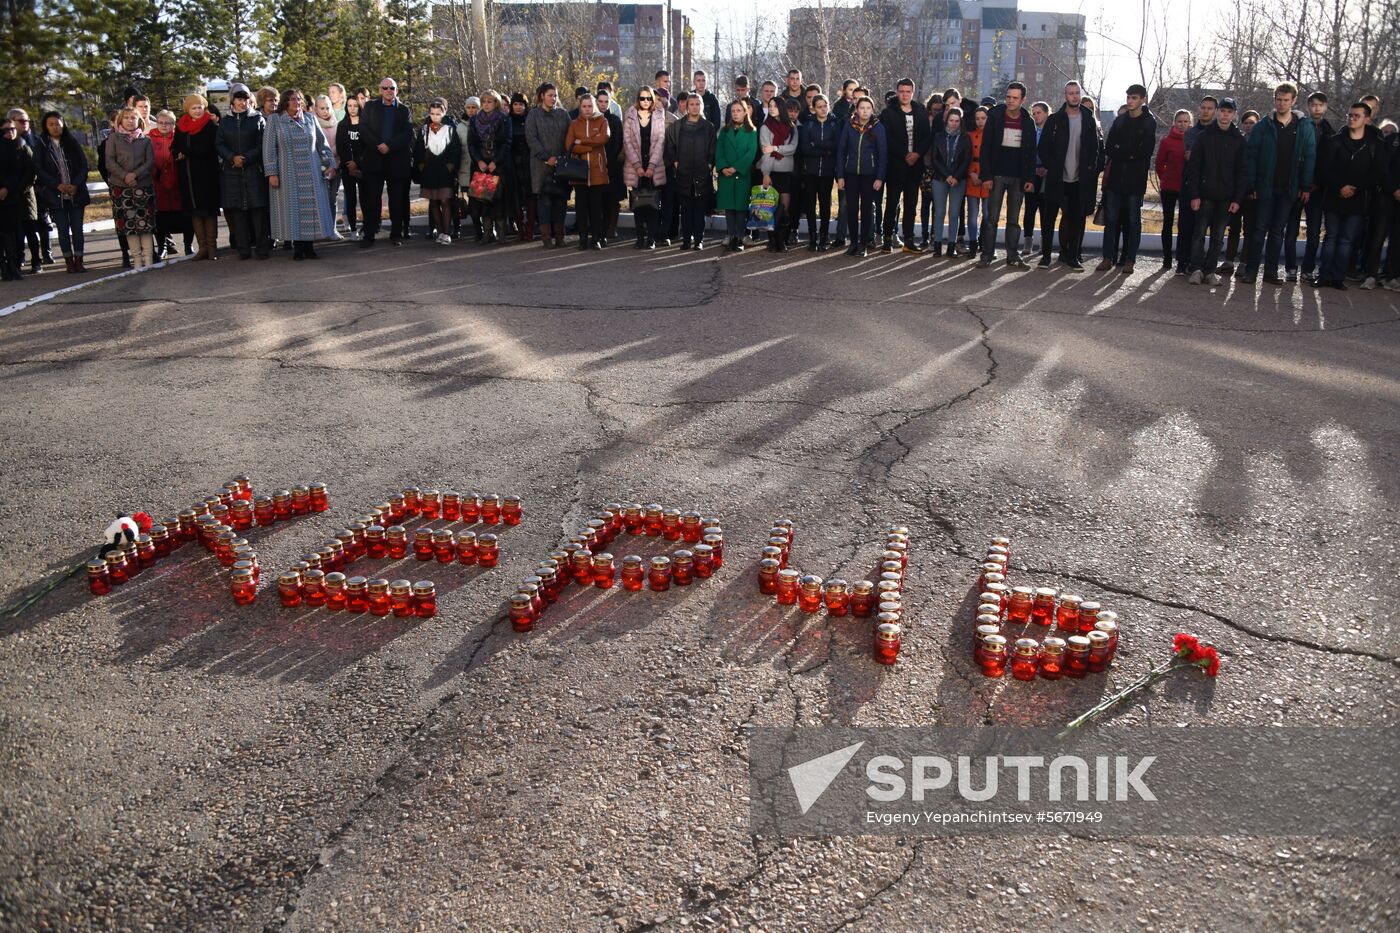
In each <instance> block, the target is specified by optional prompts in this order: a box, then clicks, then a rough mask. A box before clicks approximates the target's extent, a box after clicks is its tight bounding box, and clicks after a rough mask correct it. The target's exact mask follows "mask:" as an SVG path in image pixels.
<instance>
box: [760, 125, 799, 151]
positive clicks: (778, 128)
mask: <svg viewBox="0 0 1400 933" xmlns="http://www.w3.org/2000/svg"><path fill="white" fill-rule="evenodd" d="M763 125H764V126H766V127H768V130H769V131H770V132H771V133H772V134H773V145H775V146H782V145H784V144H786V143H787V141H788V139H789V138H790V137H791V136H792V127H790V126H788V125H787V124H786V123H784V122H783V121H782V120H779V119H778V118H777V117H769V118H768V119H766V120H764V121H763ZM774 156H775V157H777V154H776V153H774Z"/></svg>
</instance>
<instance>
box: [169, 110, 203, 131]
mask: <svg viewBox="0 0 1400 933" xmlns="http://www.w3.org/2000/svg"><path fill="white" fill-rule="evenodd" d="M208 122H209V111H207V110H206V111H204V113H202V114H200V116H199V119H198V120H196V119H194V118H193V117H191V116H190V115H189V114H184V115H183V116H181V117H180V119H179V121H177V122H176V124H175V125H176V126H178V127H179V128H180V129H181V130H182V131H183V132H186V133H189V134H190V135H191V136H193V135H194V134H195V133H198V132H199V131H200V130H202V129H204V127H205V125H206V124H207V123H208Z"/></svg>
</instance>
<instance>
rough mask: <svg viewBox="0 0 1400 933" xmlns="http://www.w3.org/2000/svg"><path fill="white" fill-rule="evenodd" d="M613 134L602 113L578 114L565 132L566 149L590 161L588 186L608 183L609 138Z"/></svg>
mask: <svg viewBox="0 0 1400 933" xmlns="http://www.w3.org/2000/svg"><path fill="white" fill-rule="evenodd" d="M611 135H612V131H611V129H610V128H609V127H608V121H607V118H606V117H604V116H603V115H602V114H594V115H593V116H591V117H585V116H582V115H580V116H577V117H574V119H573V120H572V121H570V123H569V129H568V131H567V132H566V133H565V134H564V149H565V150H566V151H570V152H572V154H573V155H575V156H582V157H583V158H584V159H586V160H587V161H588V187H590V188H592V187H594V186H595V185H606V184H607V183H608V139H609V137H610V136H611Z"/></svg>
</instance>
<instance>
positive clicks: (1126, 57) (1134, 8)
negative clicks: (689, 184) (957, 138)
mask: <svg viewBox="0 0 1400 933" xmlns="http://www.w3.org/2000/svg"><path fill="white" fill-rule="evenodd" d="M672 2H673V3H674V5H675V6H676V7H677V8H679V9H682V10H684V11H685V13H686V15H687V16H689V17H690V24H691V26H692V28H694V29H695V53H696V57H697V58H698V59H700V60H701V61H708V60H709V59H710V58H711V57H712V56H713V54H714V36H715V25H716V23H718V25H719V27H720V32H721V33H724V32H725V30H726V29H728V28H732V27H733V26H736V25H742V24H744V23H748V22H751V21H752V18H753V16H754V10H755V9H757V8H762V9H764V10H768V9H773V8H771V7H768V6H767V5H766V4H761V3H759V2H758V0H672ZM801 2H804V3H815V0H801ZM832 5H833V6H858V5H859V0H836V2H834V3H833V4H832ZM1207 5H1209V3H1208V4H1207ZM1019 6H1020V8H1021V9H1023V10H1027V11H1031V12H1053V13H1080V14H1082V15H1083V16H1084V18H1085V20H1086V21H1087V23H1088V26H1087V28H1088V31H1089V61H1090V62H1091V63H1093V64H1095V65H1097V66H1098V67H1099V68H1100V70H1102V71H1103V72H1104V75H1105V78H1106V80H1105V82H1104V95H1103V96H1104V100H1102V101H1100V105H1101V106H1108V107H1116V106H1118V105H1119V104H1121V103H1122V102H1123V97H1124V94H1123V92H1124V90H1126V88H1127V87H1128V85H1129V84H1132V83H1133V82H1134V81H1136V80H1138V74H1137V63H1136V62H1135V61H1134V60H1133V58H1132V56H1131V55H1130V54H1129V53H1128V52H1127V50H1125V49H1124V48H1122V47H1121V46H1118V45H1116V44H1115V43H1114V41H1112V40H1117V41H1119V42H1123V43H1126V44H1128V45H1130V46H1134V47H1135V46H1136V45H1137V42H1138V38H1139V30H1140V28H1141V23H1142V10H1141V7H1140V6H1139V5H1138V4H1135V3H1124V2H1122V0H1119V2H1117V3H1108V2H1105V0H1082V2H1080V0H1021V3H1020V4H1019ZM776 9H777V10H778V11H779V12H777V13H775V14H770V15H772V17H773V20H772V21H773V23H774V26H775V27H776V28H779V29H782V30H784V31H786V29H787V12H786V11H787V7H786V6H779V7H777V8H776ZM1100 10H1108V11H1111V13H1112V22H1111V24H1110V25H1109V26H1108V27H1107V28H1106V29H1105V32H1106V33H1107V34H1108V36H1109V38H1108V39H1105V38H1103V37H1102V36H1100V35H1098V34H1097V33H1096V23H1095V20H1097V19H1098V17H1099V12H1100ZM1105 19H1108V17H1105ZM977 90H978V91H979V92H980V91H983V90H985V88H978V89H977Z"/></svg>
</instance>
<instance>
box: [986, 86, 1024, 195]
mask: <svg viewBox="0 0 1400 933" xmlns="http://www.w3.org/2000/svg"><path fill="white" fill-rule="evenodd" d="M1005 133H1006V105H1005V104H997V105H996V106H995V107H993V108H992V109H991V111H990V112H988V114H987V123H986V125H985V126H983V127H982V143H981V147H980V149H981V154H980V159H981V162H982V170H981V171H980V172H979V173H978V174H979V175H984V176H985V177H987V178H988V179H990V178H992V177H994V176H995V175H997V174H999V173H1000V172H999V169H998V168H997V164H998V163H999V161H1000V158H999V156H1000V153H1001V148H1002V147H1001V142H1002V137H1003V136H1004V135H1005ZM1035 143H1036V135H1035V120H1033V119H1031V112H1030V110H1029V109H1027V108H1025V107H1022V108H1021V152H1020V160H1019V162H1018V167H1019V168H1020V171H1019V172H1017V173H1016V175H1015V176H1014V177H1017V178H1020V179H1021V181H1023V182H1025V181H1034V180H1035V178H1036V174H1035ZM988 193H990V191H989V192H988Z"/></svg>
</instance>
